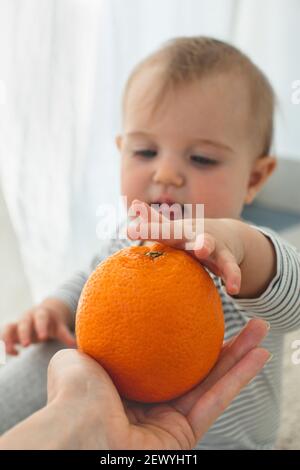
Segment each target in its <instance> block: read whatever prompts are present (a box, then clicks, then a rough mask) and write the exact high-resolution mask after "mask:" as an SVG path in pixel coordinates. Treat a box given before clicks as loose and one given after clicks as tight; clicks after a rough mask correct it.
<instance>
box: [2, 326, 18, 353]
mask: <svg viewBox="0 0 300 470" xmlns="http://www.w3.org/2000/svg"><path fill="white" fill-rule="evenodd" d="M2 339H3V341H4V343H5V349H6V352H7V354H11V355H13V356H16V355H17V354H18V350H17V349H16V347H15V344H16V343H18V335H17V324H16V323H9V324H8V325H5V326H4V328H3V331H2Z"/></svg>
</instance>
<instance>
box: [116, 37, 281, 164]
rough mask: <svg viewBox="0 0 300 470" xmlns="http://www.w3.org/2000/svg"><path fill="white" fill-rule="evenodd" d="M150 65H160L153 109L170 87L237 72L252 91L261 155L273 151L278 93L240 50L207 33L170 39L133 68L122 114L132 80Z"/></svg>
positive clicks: (250, 96)
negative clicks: (276, 93)
mask: <svg viewBox="0 0 300 470" xmlns="http://www.w3.org/2000/svg"><path fill="white" fill-rule="evenodd" d="M151 66H159V70H160V81H159V82H160V83H159V85H158V87H157V89H156V95H155V106H154V108H153V110H154V109H155V108H156V107H157V106H159V104H160V103H161V101H162V99H163V97H164V95H165V93H166V92H167V91H168V90H170V88H174V87H178V86H179V85H184V84H186V83H189V82H192V81H194V80H199V79H201V78H204V77H207V76H209V75H212V74H219V73H232V72H234V74H235V76H239V77H241V78H242V80H245V83H246V86H247V87H248V90H249V106H250V116H252V118H253V123H254V126H255V127H254V129H255V132H256V133H257V140H258V141H259V149H258V154H259V155H258V156H264V155H268V154H269V153H270V149H271V146H272V140H273V132H274V109H275V104H276V96H275V93H274V91H273V88H272V86H271V84H270V82H269V80H268V78H267V77H266V76H265V75H264V73H263V72H262V71H261V70H260V69H259V68H258V67H257V66H256V65H255V64H254V63H253V62H252V61H251V60H250V58H249V57H247V56H246V55H245V54H244V53H243V52H241V51H240V50H239V49H237V48H236V47H234V46H232V45H230V44H228V43H226V42H223V41H220V40H218V39H214V38H211V37H207V36H196V37H178V38H175V39H171V40H169V41H167V42H166V43H164V44H163V45H162V47H161V48H160V49H158V50H157V51H155V52H154V53H152V54H151V55H149V56H148V57H146V58H145V59H144V60H142V61H141V62H140V63H138V64H137V66H136V67H135V68H134V69H133V71H132V73H131V74H130V76H129V78H128V80H127V82H126V85H125V89H124V93H123V113H124V111H125V107H126V101H127V97H128V93H129V90H130V88H131V85H132V83H133V82H134V80H135V79H136V78H137V77H138V75H139V74H140V72H142V71H143V70H145V69H147V68H148V67H151ZM255 135H256V134H255ZM255 144H256V143H255Z"/></svg>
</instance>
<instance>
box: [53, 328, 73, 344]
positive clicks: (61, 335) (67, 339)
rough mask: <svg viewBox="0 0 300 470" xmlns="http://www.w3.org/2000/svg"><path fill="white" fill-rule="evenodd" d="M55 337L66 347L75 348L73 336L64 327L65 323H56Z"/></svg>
mask: <svg viewBox="0 0 300 470" xmlns="http://www.w3.org/2000/svg"><path fill="white" fill-rule="evenodd" d="M55 337H56V338H57V339H59V340H60V341H61V342H62V343H64V344H66V345H67V346H70V347H72V346H73V347H74V346H76V340H75V337H74V335H72V333H71V331H70V330H69V328H68V327H67V326H66V325H65V323H62V322H59V323H57V325H56V334H55Z"/></svg>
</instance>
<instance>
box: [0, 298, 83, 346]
mask: <svg viewBox="0 0 300 470" xmlns="http://www.w3.org/2000/svg"><path fill="white" fill-rule="evenodd" d="M71 325H72V314H71V311H70V309H69V307H68V306H67V305H66V304H65V303H64V302H62V301H61V300H58V299H55V298H47V299H45V300H43V301H42V302H41V303H40V304H38V305H36V306H34V307H32V308H31V309H29V310H27V311H26V312H25V313H24V314H23V315H22V316H21V318H20V320H18V321H17V322H15V323H9V324H7V325H5V326H4V328H3V329H2V332H1V339H2V340H3V341H4V343H5V347H6V352H7V354H12V355H17V354H18V350H17V348H16V345H18V344H20V345H21V346H23V347H27V346H29V345H30V344H33V343H39V342H43V341H48V340H49V339H58V340H59V341H61V342H62V343H64V344H66V345H67V346H69V347H74V346H75V345H76V340H75V337H74V335H73V334H72V332H71Z"/></svg>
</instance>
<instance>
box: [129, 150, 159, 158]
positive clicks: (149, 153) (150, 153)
mask: <svg viewBox="0 0 300 470" xmlns="http://www.w3.org/2000/svg"><path fill="white" fill-rule="evenodd" d="M156 154H157V152H156V151H155V150H136V151H135V152H134V155H141V156H142V157H146V158H153V157H155V155H156Z"/></svg>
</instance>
